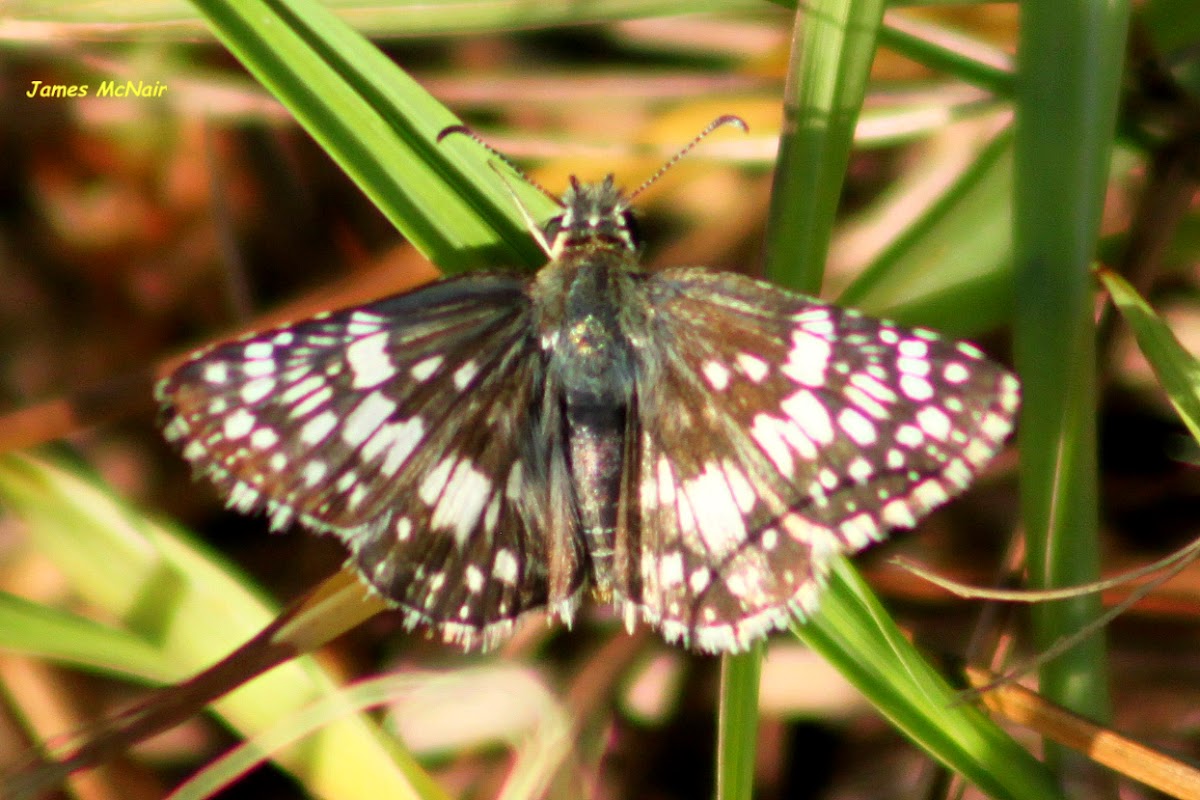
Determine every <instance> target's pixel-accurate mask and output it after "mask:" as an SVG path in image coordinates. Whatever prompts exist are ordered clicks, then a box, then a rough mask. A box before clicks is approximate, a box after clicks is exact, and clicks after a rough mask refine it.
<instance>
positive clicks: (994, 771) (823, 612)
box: [793, 559, 1063, 800]
mask: <svg viewBox="0 0 1200 800" xmlns="http://www.w3.org/2000/svg"><path fill="white" fill-rule="evenodd" d="M793 630H794V631H795V633H796V635H797V636H798V637H800V639H801V640H803V641H804V643H805V644H807V645H808V646H809V647H811V648H812V649H813V650H815V651H817V652H818V653H820V654H821V655H822V656H823V657H824V658H825V659H827V660H828V661H829V662H830V663H831V664H833V665H834V667H836V668H837V670H838V671H839V672H841V674H842V675H843V676H845V677H846V679H847V680H849V681H850V682H851V683H852V684H854V685H855V686H856V687H857V688H858V689H859V690H860V691H861V692H862V693H863V694H864V695H865V696H866V697H867V698H868V699H869V700H870V701H871V704H872V705H874V706H875V708H876V709H878V710H879V712H880V713H882V714H883V715H884V716H886V717H887V718H888V720H889V721H890V722H891V723H892V724H893V725H895V726H896V728H897V729H899V730H900V731H902V732H903V733H904V734H905V735H906V736H908V737H909V738H910V739H911V740H912V741H913V742H914V743H915V744H917V745H918V746H920V747H921V748H922V749H924V750H925V751H926V752H927V753H929V754H930V755H931V756H932V757H934V758H935V759H937V760H938V761H940V762H941V763H942V764H944V765H946V766H947V767H948V768H950V769H953V770H954V771H956V772H958V773H959V774H960V775H962V776H963V777H965V778H966V779H967V780H969V781H971V782H972V783H974V784H975V785H976V786H978V787H979V788H980V789H982V790H983V791H984V792H986V793H988V794H989V795H991V796H992V797H1003V798H1028V800H1035V798H1040V799H1042V800H1050V799H1051V798H1058V797H1062V796H1063V795H1062V793H1061V791H1060V790H1059V788H1058V786H1057V784H1056V783H1055V781H1054V778H1053V776H1051V775H1050V773H1049V772H1048V771H1047V770H1046V769H1045V767H1044V766H1043V765H1042V764H1041V762H1039V761H1038V760H1037V759H1036V758H1034V757H1033V756H1032V755H1030V753H1029V752H1028V751H1027V750H1025V748H1023V747H1021V746H1020V745H1019V744H1017V743H1016V742H1015V741H1014V740H1013V739H1012V737H1010V736H1009V735H1008V734H1006V733H1005V732H1004V731H1002V730H1001V729H1000V728H999V727H997V725H996V724H995V723H994V722H992V721H991V720H990V719H989V718H988V717H987V716H986V715H984V714H983V713H982V712H981V711H979V710H978V709H976V708H975V707H974V706H971V705H966V704H964V703H962V702H961V700H960V699H959V697H958V695H957V693H956V692H955V691H954V689H952V688H951V687H950V686H949V685H947V684H946V683H945V681H944V680H943V679H942V678H941V676H939V675H938V674H937V672H936V671H935V670H934V669H933V668H932V667H930V666H929V664H928V663H926V662H925V660H924V659H923V658H922V656H921V655H920V653H918V652H917V650H916V649H915V648H914V647H913V646H912V644H911V643H910V642H909V641H908V640H907V639H905V638H904V636H903V634H902V633H901V632H900V630H899V629H898V628H897V627H896V625H895V623H894V622H893V621H892V620H891V619H890V618H889V617H888V615H887V613H886V611H885V610H884V608H883V606H882V605H880V603H879V601H878V599H876V598H875V596H874V595H873V594H872V593H871V591H870V589H869V587H868V586H867V585H866V583H865V582H863V580H862V578H861V577H860V576H859V575H858V573H857V572H855V570H854V569H853V568H852V567H851V566H850V564H849V563H848V562H847V561H845V560H844V559H840V560H839V561H838V562H837V564H836V565H835V568H834V570H833V573H832V574H831V576H830V585H829V587H828V589H827V590H826V592H825V593H824V594H823V595H822V599H821V608H820V610H819V612H818V613H817V614H815V615H814V616H813V618H812V619H811V620H810V621H809V622H808V623H807V624H804V625H797V626H795V627H794V628H793Z"/></svg>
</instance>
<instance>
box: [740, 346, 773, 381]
mask: <svg viewBox="0 0 1200 800" xmlns="http://www.w3.org/2000/svg"><path fill="white" fill-rule="evenodd" d="M736 360H737V363H738V366H739V367H741V368H742V372H744V373H746V377H747V378H749V379H750V380H752V381H754V382H755V383H762V382H763V381H764V380H765V379H766V377H767V375H768V374H769V373H770V367H768V366H767V362H766V361H763V360H762V359H761V358H759V357H758V356H756V355H753V354H751V353H738V354H737V359H736Z"/></svg>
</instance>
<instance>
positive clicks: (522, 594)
mask: <svg viewBox="0 0 1200 800" xmlns="http://www.w3.org/2000/svg"><path fill="white" fill-rule="evenodd" d="M725 124H738V125H739V126H740V127H743V128H744V123H741V120H738V119H737V118H736V117H722V118H719V119H718V120H716V121H714V122H713V124H712V125H710V126H709V128H708V129H706V130H705V132H704V133H702V134H701V135H700V136H698V137H697V138H696V139H695V140H694V141H693V142H692V144H690V145H689V146H688V147H687V148H685V149H684V150H683V151H681V153H680V155H682V154H683V153H684V152H686V151H687V150H688V149H690V148H691V147H692V146H693V145H695V144H696V143H697V142H698V141H699V140H700V139H701V138H703V136H704V135H705V134H707V133H708V132H710V131H711V130H713V129H715V128H717V127H720V126H721V125H725ZM449 130H450V129H448V131H449ZM454 130H458V129H454ZM676 158H678V156H677V157H676ZM674 160H675V159H673V160H672V161H671V162H669V163H668V165H667V166H670V163H674ZM664 169H665V167H664ZM659 174H661V170H660V173H659ZM655 177H657V175H656V176H655ZM651 180H653V178H652V179H651ZM648 183H649V182H647V184H644V185H643V187H642V188H645V185H648ZM640 191H641V189H638V190H637V192H634V193H632V194H626V193H624V192H622V191H621V190H620V189H619V188H617V187H616V185H615V184H614V181H613V178H612V176H611V175H610V176H609V177H608V178H606V179H605V180H604V181H602V182H599V183H581V182H579V181H577V180H576V179H574V178H572V179H571V184H570V187H569V188H568V189H567V191H566V192H565V194H563V195H562V197H561V199H560V200H558V202H559V205H560V212H559V213H558V214H556V215H555V216H554V217H553V218H552V219H550V220H549V221H548V222H547V223H545V225H544V226H542V227H540V228H533V234H534V236H535V238H537V240H538V241H539V243H540V244H541V246H542V248H543V249H544V251H545V252H546V255H547V258H548V261H547V263H546V265H545V266H544V267H542V269H541V270H540V271H539V272H537V273H536V274H534V275H529V274H521V273H506V272H477V273H471V274H465V275H461V276H457V277H452V278H447V279H444V280H440V281H436V282H434V283H432V284H429V285H427V286H424V287H422V288H418V289H416V290H414V291H410V292H406V293H404V294H399V295H396V296H393V297H388V298H385V299H382V300H379V301H377V302H373V303H370V304H367V305H363V306H359V307H355V308H349V309H344V310H340V311H336V312H332V313H325V314H320V315H318V316H316V317H313V318H312V319H309V320H305V321H301V322H296V323H293V324H290V325H285V326H282V327H277V328H274V329H272V330H266V331H261V332H256V333H252V334H250V335H247V336H244V337H242V338H240V339H238V340H237V341H233V342H226V343H222V344H217V345H215V346H212V347H208V348H206V349H204V350H201V351H200V352H198V353H196V354H194V355H193V356H191V358H190V359H189V360H188V361H187V362H186V363H185V364H183V365H182V366H181V367H179V368H178V370H176V371H175V372H174V373H173V374H172V375H170V376H169V377H167V378H166V379H164V380H163V381H162V382H160V384H159V385H158V386H157V388H156V395H157V397H158V400H159V401H160V402H161V404H162V408H163V412H164V432H165V436H166V437H167V438H168V439H169V440H170V441H172V442H174V443H175V444H176V445H178V446H179V447H180V448H181V450H182V454H183V456H184V458H185V459H186V460H187V461H189V462H190V463H191V464H192V466H193V467H194V470H195V471H196V472H197V473H198V474H199V475H203V476H204V477H206V478H207V479H209V480H211V481H212V482H213V483H214V484H215V485H216V487H217V488H218V490H219V491H220V492H221V493H222V495H223V496H224V497H225V499H226V501H227V502H228V504H229V505H230V506H231V507H233V508H235V509H237V510H239V511H242V512H251V511H264V512H265V513H266V514H267V516H268V517H269V519H270V524H271V526H272V528H275V529H278V528H283V527H285V526H288V525H289V524H291V523H293V522H295V523H298V524H299V525H301V526H303V527H305V528H309V529H311V530H314V531H318V532H321V533H328V534H332V535H334V536H336V537H337V538H338V539H340V540H341V541H342V542H343V543H344V544H345V545H346V547H347V548H348V550H349V554H350V555H349V561H350V563H351V564H353V566H354V567H355V568H356V569H357V570H358V572H359V573H360V574H361V576H362V578H363V579H364V580H365V581H366V582H367V583H368V584H369V585H370V586H371V587H373V589H374V590H375V591H377V592H378V593H379V594H380V595H382V596H383V597H384V598H386V599H387V600H388V601H389V602H390V603H392V604H394V605H395V606H396V607H397V608H399V609H400V610H401V611H402V613H403V619H404V623H405V625H406V626H407V627H408V628H410V629H412V628H416V627H422V628H425V629H427V631H428V632H429V633H430V634H431V635H438V636H440V637H441V638H442V639H443V640H444V641H446V642H450V643H455V644H458V645H460V646H462V647H463V648H468V649H469V648H475V647H478V648H484V649H486V648H490V647H493V646H495V645H497V644H498V643H500V642H501V641H503V640H504V639H505V638H506V637H508V636H509V635H510V634H511V632H512V630H513V627H514V625H515V623H517V622H518V621H519V620H520V619H521V617H522V616H523V615H526V614H528V613H530V612H535V611H544V612H545V613H546V614H547V615H548V617H549V618H550V619H557V620H561V621H562V622H564V623H566V624H568V625H569V624H570V623H571V621H572V620H573V618H574V616H575V614H576V613H577V611H578V609H579V607H580V603H581V601H582V599H583V597H584V596H585V595H586V594H587V593H588V592H589V591H590V592H592V593H593V594H595V595H596V596H598V597H599V598H601V599H602V600H606V601H608V602H611V603H612V604H613V605H614V607H615V608H616V610H617V611H618V612H619V614H620V615H621V616H622V617H623V618H624V620H625V621H626V623H627V625H629V626H630V627H632V626H633V625H635V624H636V623H637V622H638V621H639V620H640V621H643V622H645V623H647V624H649V625H651V626H653V627H654V628H656V629H658V631H659V632H660V633H661V634H662V636H663V638H664V639H665V640H666V641H667V642H670V643H678V644H681V645H683V646H684V647H687V648H690V649H694V650H698V651H703V652H709V653H724V652H737V651H741V650H745V649H747V648H748V647H749V646H750V645H751V644H752V643H754V642H755V641H756V640H758V639H760V638H762V637H764V636H765V635H767V634H768V633H769V632H771V631H772V630H774V629H777V628H780V627H783V626H785V625H787V624H788V623H789V621H790V620H791V619H793V617H795V616H797V615H798V616H800V617H803V616H805V615H806V614H810V613H811V612H812V611H813V610H814V609H815V608H816V606H817V604H818V600H819V595H820V592H821V588H822V585H823V577H824V575H825V573H826V572H827V570H828V566H829V563H830V559H831V558H832V557H833V556H835V555H837V554H842V553H853V552H856V551H858V550H861V549H862V548H864V547H867V546H868V545H870V544H872V543H874V542H877V541H880V540H881V539H883V538H884V537H885V536H886V535H887V533H888V531H889V530H891V529H895V528H910V527H912V526H913V525H915V524H916V523H917V521H918V520H919V519H920V518H921V517H922V516H924V515H925V514H927V513H928V512H929V511H930V510H931V509H933V508H935V507H937V506H939V505H941V504H943V503H945V502H946V501H947V500H948V499H949V498H951V497H952V496H954V495H956V494H958V493H960V492H961V491H963V489H965V488H966V487H967V486H968V485H969V484H970V483H971V482H972V480H973V479H974V478H975V476H976V475H978V473H979V471H980V470H981V469H982V467H983V466H984V465H985V464H986V463H987V462H988V461H989V460H990V459H991V458H992V457H993V456H994V455H995V454H996V452H997V451H998V450H999V448H1000V447H1001V446H1002V444H1003V442H1004V441H1005V439H1006V438H1007V436H1008V434H1009V432H1010V431H1011V429H1012V427H1013V421H1014V417H1015V414H1016V411H1017V408H1018V404H1019V396H1020V389H1019V384H1018V382H1017V379H1016V378H1015V377H1014V376H1013V375H1012V374H1010V373H1009V372H1008V371H1006V370H1005V369H1004V368H1002V367H1000V366H998V365H997V364H995V363H993V362H991V361H989V360H988V359H986V358H985V357H984V355H983V353H981V352H980V351H979V350H978V349H977V348H975V347H974V346H972V345H970V344H966V343H961V342H954V341H949V340H947V339H945V338H943V337H941V336H940V335H938V334H936V333H934V332H932V331H929V330H925V329H922V328H904V327H901V326H899V325H896V324H893V323H891V322H888V321H883V320H877V319H872V318H870V317H867V316H864V315H863V314H861V313H859V312H857V311H855V310H853V309H844V308H839V307H837V306H834V305H830V304H827V303H824V302H822V301H820V300H816V299H813V298H811V297H805V296H802V295H799V294H794V293H792V292H789V291H785V290H784V289H781V288H779V287H777V286H773V285H771V284H769V283H766V282H763V281H760V280H755V279H752V278H749V277H745V276H742V275H737V274H732V273H723V272H715V271H711V270H708V269H705V268H702V267H676V268H671V269H666V270H662V271H658V272H647V271H645V270H643V269H642V268H641V267H640V266H639V262H638V254H639V250H640V244H641V243H640V241H639V238H638V234H637V228H636V224H635V220H634V216H633V212H632V210H631V201H632V199H633V197H635V196H636V195H637V194H638V193H639V192H640Z"/></svg>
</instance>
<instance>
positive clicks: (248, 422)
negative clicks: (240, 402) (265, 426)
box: [223, 408, 255, 439]
mask: <svg viewBox="0 0 1200 800" xmlns="http://www.w3.org/2000/svg"><path fill="white" fill-rule="evenodd" d="M254 423H255V419H254V415H253V414H251V413H250V412H249V411H247V410H246V409H244V408H239V409H238V410H237V411H235V412H233V413H232V414H230V415H229V416H228V417H226V418H225V425H224V428H223V430H224V432H225V438H226V439H241V438H242V437H243V436H245V435H247V434H248V433H250V431H252V430H254Z"/></svg>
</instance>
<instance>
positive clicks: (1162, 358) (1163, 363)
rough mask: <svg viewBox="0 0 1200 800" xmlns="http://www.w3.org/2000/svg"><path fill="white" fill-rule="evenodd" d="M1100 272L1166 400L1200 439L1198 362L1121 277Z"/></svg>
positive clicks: (1197, 438)
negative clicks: (1165, 395) (1156, 377)
mask: <svg viewBox="0 0 1200 800" xmlns="http://www.w3.org/2000/svg"><path fill="white" fill-rule="evenodd" d="M1099 274H1100V279H1101V280H1102V281H1104V286H1105V288H1107V289H1108V291H1109V294H1111V295H1112V299H1113V303H1114V304H1116V306H1117V308H1118V309H1120V311H1121V316H1123V317H1124V318H1125V321H1126V322H1127V323H1129V327H1130V328H1131V329H1132V330H1133V335H1134V337H1135V338H1136V339H1137V343H1138V347H1139V348H1140V349H1141V351H1142V355H1144V356H1145V357H1146V361H1148V362H1149V363H1150V367H1151V368H1152V369H1153V370H1154V374H1155V375H1157V376H1158V382H1159V383H1161V384H1162V387H1163V391H1165V392H1166V393H1167V399H1169V400H1170V401H1171V405H1173V406H1175V410H1176V411H1178V412H1179V418H1180V419H1182V420H1183V424H1184V425H1187V427H1188V430H1189V431H1191V432H1192V436H1193V437H1194V438H1195V439H1196V441H1198V442H1200V361H1197V360H1196V357H1195V356H1193V355H1192V354H1191V353H1189V352H1188V351H1187V350H1185V349H1184V347H1183V345H1181V344H1180V343H1179V340H1178V339H1177V338H1175V334H1174V333H1173V332H1172V331H1171V328H1170V327H1169V326H1168V325H1167V324H1166V323H1165V322H1163V320H1162V318H1160V317H1159V316H1158V315H1157V314H1155V313H1154V309H1152V308H1151V307H1150V305H1149V304H1148V303H1146V301H1145V300H1143V299H1142V297H1141V296H1140V295H1139V294H1138V293H1137V291H1136V290H1135V289H1134V288H1133V287H1132V286H1130V285H1129V283H1128V282H1127V281H1126V280H1125V279H1124V278H1122V277H1121V276H1120V275H1118V274H1116V273H1115V272H1112V271H1111V270H1100V273H1099Z"/></svg>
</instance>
